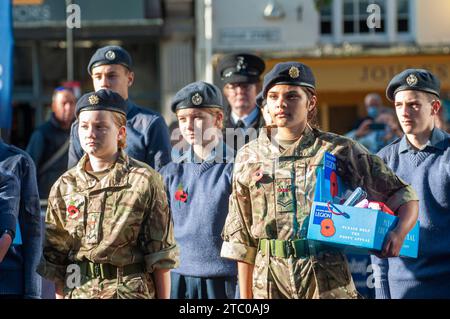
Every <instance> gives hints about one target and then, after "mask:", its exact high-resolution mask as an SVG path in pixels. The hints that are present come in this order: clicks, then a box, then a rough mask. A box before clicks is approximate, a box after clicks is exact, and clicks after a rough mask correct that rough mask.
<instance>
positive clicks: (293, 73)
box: [289, 66, 300, 79]
mask: <svg viewBox="0 0 450 319" xmlns="http://www.w3.org/2000/svg"><path fill="white" fill-rule="evenodd" d="M289 76H290V77H291V78H293V79H296V78H298V77H299V76H300V70H299V69H298V68H297V67H296V66H291V68H290V69H289Z"/></svg>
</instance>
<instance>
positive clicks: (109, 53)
mask: <svg viewBox="0 0 450 319" xmlns="http://www.w3.org/2000/svg"><path fill="white" fill-rule="evenodd" d="M105 58H106V59H107V60H109V61H113V60H114V59H115V58H116V54H115V53H114V51H112V50H109V51H107V52H106V53H105Z"/></svg>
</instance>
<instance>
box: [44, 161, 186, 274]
mask: <svg viewBox="0 0 450 319" xmlns="http://www.w3.org/2000/svg"><path fill="white" fill-rule="evenodd" d="M86 161H87V156H86V155H84V156H83V158H82V159H81V160H80V161H79V163H78V165H77V166H76V167H74V168H72V169H71V170H69V171H67V172H66V173H64V174H63V175H62V176H61V177H60V178H59V179H58V180H57V182H56V183H55V184H54V185H53V187H52V189H51V191H50V196H49V199H48V208H47V215H46V239H45V244H44V252H43V258H42V261H41V263H40V265H39V267H38V272H39V273H40V274H41V275H42V276H43V277H46V278H48V279H50V280H53V281H62V280H64V278H65V275H66V267H67V266H68V265H69V264H72V263H75V262H79V261H83V260H88V261H90V262H94V263H109V264H112V265H115V266H118V267H122V266H125V265H128V264H133V263H142V264H143V265H145V267H146V270H147V271H148V272H152V271H153V270H154V269H160V268H174V267H176V266H177V264H178V251H177V247H176V244H175V240H174V235H173V223H172V219H171V216H170V210H169V207H168V201H167V195H166V192H165V189H164V184H163V180H162V178H161V176H160V175H159V174H158V173H157V172H155V171H154V170H153V169H152V168H150V167H149V166H148V165H146V164H145V163H142V162H139V161H137V160H134V159H132V158H130V157H128V156H127V155H126V154H125V153H124V152H121V154H120V156H119V158H118V160H117V162H116V163H115V164H114V166H113V168H112V169H111V170H110V171H109V173H108V175H107V176H105V177H104V178H102V179H100V181H98V180H97V179H96V178H95V177H94V176H92V175H90V174H88V173H87V172H86V171H85V169H84V167H85V164H86Z"/></svg>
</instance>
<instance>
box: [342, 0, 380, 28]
mask: <svg viewBox="0 0 450 319" xmlns="http://www.w3.org/2000/svg"><path fill="white" fill-rule="evenodd" d="M372 4H374V5H376V6H378V10H379V11H378V12H379V13H380V15H379V19H380V20H379V21H378V22H379V26H377V27H370V25H369V23H368V19H369V17H370V16H371V15H372V14H373V12H372V11H370V10H368V9H369V6H370V5H372ZM368 11H369V12H368ZM343 12H344V14H343V20H344V21H343V32H344V34H356V35H358V34H368V33H385V32H386V30H385V24H386V21H385V20H386V1H384V0H377V1H369V0H344V1H343ZM374 22H377V21H374Z"/></svg>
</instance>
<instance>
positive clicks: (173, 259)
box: [144, 245, 179, 272]
mask: <svg viewBox="0 0 450 319" xmlns="http://www.w3.org/2000/svg"><path fill="white" fill-rule="evenodd" d="M144 260H145V268H146V270H147V271H148V272H153V271H155V269H173V268H177V267H178V264H179V250H178V247H177V246H176V245H173V246H170V247H168V248H166V249H163V250H160V251H158V252H155V253H152V254H149V255H146V256H145V257H144Z"/></svg>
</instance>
